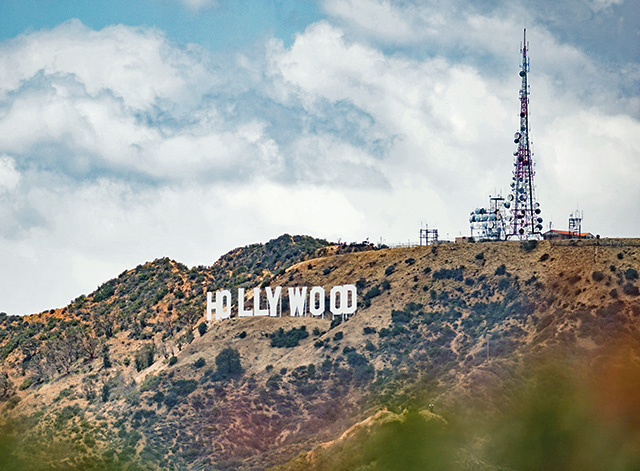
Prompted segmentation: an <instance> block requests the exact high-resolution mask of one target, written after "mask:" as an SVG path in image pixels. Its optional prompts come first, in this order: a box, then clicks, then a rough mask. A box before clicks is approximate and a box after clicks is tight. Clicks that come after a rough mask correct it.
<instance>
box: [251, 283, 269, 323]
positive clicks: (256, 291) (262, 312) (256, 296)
mask: <svg viewBox="0 0 640 471" xmlns="http://www.w3.org/2000/svg"><path fill="white" fill-rule="evenodd" d="M253 312H254V314H253V315H254V316H268V315H269V310H268V309H260V288H253Z"/></svg>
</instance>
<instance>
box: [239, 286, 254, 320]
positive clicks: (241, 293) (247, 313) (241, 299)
mask: <svg viewBox="0 0 640 471" xmlns="http://www.w3.org/2000/svg"><path fill="white" fill-rule="evenodd" d="M251 316H253V309H247V310H245V308H244V288H238V317H251Z"/></svg>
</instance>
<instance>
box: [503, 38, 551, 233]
mask: <svg viewBox="0 0 640 471" xmlns="http://www.w3.org/2000/svg"><path fill="white" fill-rule="evenodd" d="M527 46H528V44H527V30H526V29H525V30H524V42H523V43H522V48H521V51H520V52H521V53H522V65H521V66H520V77H521V78H522V86H521V87H520V130H519V131H518V132H516V133H515V135H514V140H513V142H515V143H516V144H517V145H518V148H517V150H516V151H515V152H514V153H513V155H514V156H515V162H514V167H515V169H514V171H513V181H512V182H511V194H510V195H509V197H508V201H507V202H506V203H505V208H507V209H508V210H509V216H508V228H507V238H508V239H520V240H528V239H540V238H541V237H542V218H541V217H540V204H539V203H538V202H537V201H536V198H535V187H534V184H533V176H534V165H533V151H532V150H531V142H530V140H529V85H528V83H527V74H528V73H529V59H528V58H527V49H528V47H527Z"/></svg>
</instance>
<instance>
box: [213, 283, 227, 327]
mask: <svg viewBox="0 0 640 471" xmlns="http://www.w3.org/2000/svg"><path fill="white" fill-rule="evenodd" d="M215 308H216V320H217V321H219V320H222V319H229V317H231V291H229V290H228V289H225V290H222V291H218V292H217V293H216V303H215Z"/></svg>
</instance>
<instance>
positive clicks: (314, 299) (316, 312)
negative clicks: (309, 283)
mask: <svg viewBox="0 0 640 471" xmlns="http://www.w3.org/2000/svg"><path fill="white" fill-rule="evenodd" d="M316 303H318V306H317V307H316ZM309 312H310V313H311V315H312V316H322V318H323V319H324V288H323V287H322V286H314V287H313V288H311V292H310V293H309Z"/></svg>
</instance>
